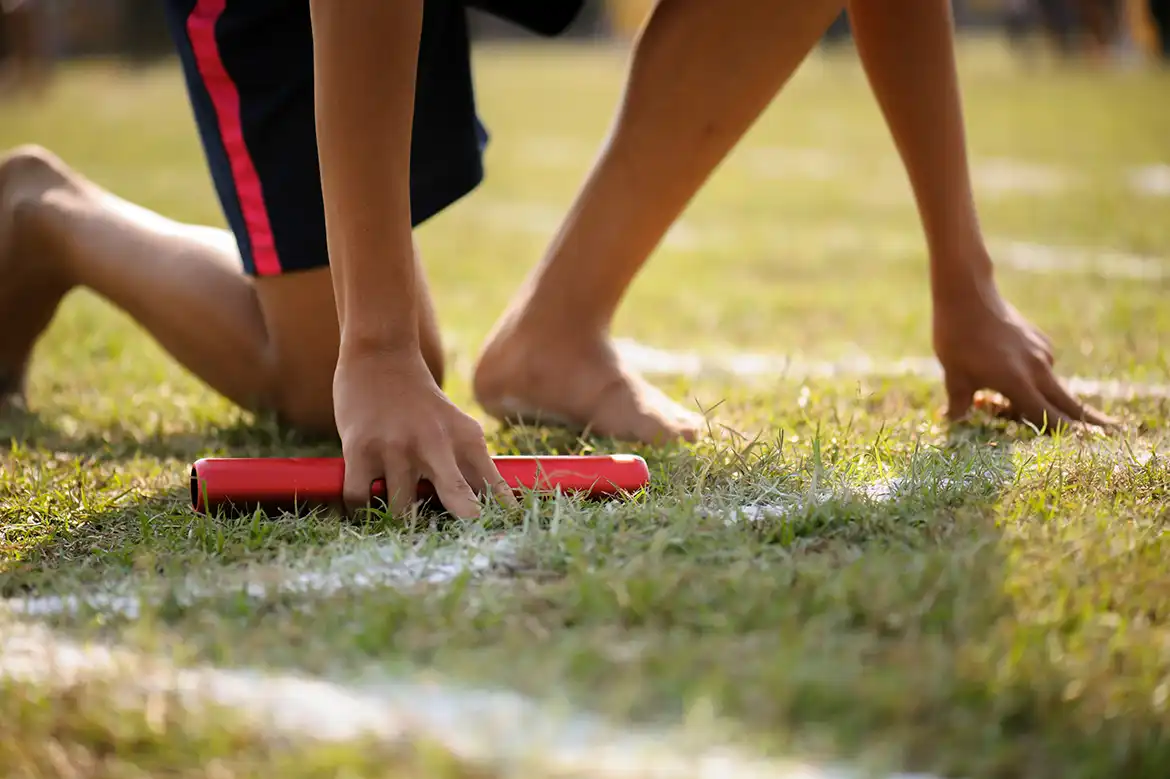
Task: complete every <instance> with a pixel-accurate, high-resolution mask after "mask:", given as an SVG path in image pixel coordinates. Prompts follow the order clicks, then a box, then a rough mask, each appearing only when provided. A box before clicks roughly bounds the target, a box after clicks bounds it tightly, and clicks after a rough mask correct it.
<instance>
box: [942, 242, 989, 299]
mask: <svg viewBox="0 0 1170 779" xmlns="http://www.w3.org/2000/svg"><path fill="white" fill-rule="evenodd" d="M930 289H931V295H932V297H933V299H934V303H935V305H936V306H950V305H963V304H970V303H978V302H984V303H987V302H990V301H992V300H994V299H996V298H998V292H997V290H996V285H995V269H994V267H993V265H992V263H991V257H990V255H989V254H988V253H987V250H986V249H984V248H983V245H982V243H981V242H980V243H978V244H976V248H974V249H972V248H970V247H967V248H964V249H958V250H943V251H934V252H932V253H931V261H930Z"/></svg>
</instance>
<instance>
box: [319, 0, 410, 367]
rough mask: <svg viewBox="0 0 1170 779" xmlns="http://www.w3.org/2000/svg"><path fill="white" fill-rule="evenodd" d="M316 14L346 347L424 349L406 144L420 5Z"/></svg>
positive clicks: (336, 282) (376, 5) (324, 183)
mask: <svg viewBox="0 0 1170 779" xmlns="http://www.w3.org/2000/svg"><path fill="white" fill-rule="evenodd" d="M311 12H312V20H313V58H314V69H315V90H316V94H315V101H316V103H315V104H316V112H317V144H318V154H319V157H320V162H321V189H322V194H323V195H324V199H325V223H326V228H327V233H328V245H329V263H330V266H331V268H332V272H333V288H334V294H335V296H336V298H337V317H338V322H339V324H340V327H341V344H342V346H341V348H342V350H343V351H345V350H348V349H365V348H368V349H371V350H379V351H381V350H385V351H391V352H396V353H397V352H405V353H410V352H414V351H418V324H417V322H418V307H419V302H418V300H417V299H416V290H417V285H416V283H415V278H414V261H413V246H412V243H411V241H412V234H411V233H412V231H411V220H410V138H411V129H412V125H413V119H414V90H415V77H416V71H417V68H418V48H419V37H420V35H421V31H422V12H423V0H392V2H385V0H312V3H311ZM373 95H376V96H377V99H374V100H372V99H370V97H371V96H373Z"/></svg>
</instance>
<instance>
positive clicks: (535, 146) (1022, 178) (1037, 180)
mask: <svg viewBox="0 0 1170 779" xmlns="http://www.w3.org/2000/svg"><path fill="white" fill-rule="evenodd" d="M600 149H601V144H600V142H598V143H597V144H592V143H590V142H588V141H586V140H584V139H581V138H572V137H558V136H538V137H532V138H526V139H522V140H521V141H519V143H518V144H517V150H518V154H517V159H518V160H519V161H520V162H522V163H525V164H528V165H531V166H534V167H538V168H551V169H558V170H559V169H565V168H580V167H583V166H586V165H588V164H589V163H591V162H592V161H593V160H594V159H595V158H596V157H597V155H598V152H599V151H600ZM874 159H875V156H874V155H872V154H871V155H864V156H863V155H860V154H858V153H856V152H850V151H841V150H829V149H824V148H819V147H809V146H745V147H743V148H742V149H737V150H736V151H734V152H733V153H732V154H731V155H730V156H729V157H728V159H727V161H726V164H727V165H728V166H729V167H731V168H732V169H734V170H736V171H739V172H742V173H744V174H747V175H749V176H751V177H752V178H755V179H758V180H761V181H792V180H795V179H803V180H805V181H816V182H828V181H840V180H843V179H847V178H856V176H857V170H858V166H859V165H862V164H864V165H867V166H872V165H873V160H874ZM876 159H878V160H879V161H880V162H884V164H882V165H881V167H882V168H883V170H884V171H885V172H886V175H887V176H888V181H887V182H886V185H885V186H883V187H879V188H877V189H875V192H883V191H887V190H888V189H890V188H891V187H893V188H896V189H897V190H898V191H899V192H908V191H909V190H908V189H907V187H908V184H907V182H906V181H905V176H904V174H903V173H902V167H901V165H900V162H899V160H898V159H897V157H896V156H894V155H893V154H892V152H891V153H890V154H885V155H880V156H879V157H877V158H876ZM971 177H972V185H973V186H974V188H975V194H976V196H977V197H980V198H982V197H992V198H999V197H1007V196H1012V195H1017V194H1021V195H1056V194H1060V193H1063V192H1069V191H1072V190H1073V189H1075V188H1078V187H1085V186H1088V185H1089V183H1090V182H1089V179H1088V177H1086V176H1084V175H1081V174H1079V173H1078V172H1076V171H1072V170H1069V169H1068V168H1066V167H1063V166H1060V165H1052V164H1047V163H1039V162H1034V161H1030V160H1023V159H1016V158H1012V157H985V156H978V157H973V158H972V159H971ZM1120 178H1121V180H1122V181H1124V182H1125V185H1126V186H1127V187H1128V188H1129V189H1130V191H1132V192H1133V193H1135V194H1138V195H1143V196H1147V197H1157V198H1161V197H1170V165H1166V164H1161V163H1154V164H1150V165H1145V166H1135V167H1131V168H1128V169H1126V170H1124V171H1123V172H1122V173H1121V174H1120Z"/></svg>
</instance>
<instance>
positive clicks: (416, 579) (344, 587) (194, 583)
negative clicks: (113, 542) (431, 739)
mask: <svg viewBox="0 0 1170 779" xmlns="http://www.w3.org/2000/svg"><path fill="white" fill-rule="evenodd" d="M519 541H520V537H519V536H518V535H517V534H500V535H497V536H495V537H493V538H490V539H481V540H475V541H468V540H463V541H457V542H454V543H448V544H441V545H437V546H432V547H431V548H425V547H424V548H420V547H408V546H403V545H402V544H399V543H395V542H389V541H382V540H374V541H363V542H361V543H358V544H341V545H337V546H336V547H334V548H325V549H322V550H319V551H317V552H316V553H313V554H311V555H310V556H309V557H307V558H305V559H302V560H297V561H292V562H286V563H284V564H282V565H279V566H260V567H257V568H254V569H251V570H241V571H234V572H233V571H217V572H215V574H214V578H208V577H207V576H204V577H202V578H201V577H198V576H195V575H192V576H188V577H186V578H184V579H180V580H177V581H172V582H169V583H167V587H166V589H165V590H163V591H156V592H151V591H150V588H148V587H144V586H143V582H141V581H138V580H134V579H125V580H122V581H114V582H110V583H107V584H103V585H99V586H97V587H91V588H89V589H88V590H87V591H86V592H85V593H80V594H77V593H74V594H68V595H39V596H30V597H24V598H10V599H6V600H4V601H0V610H7V611H9V612H11V613H13V614H18V615H22V616H26V617H54V616H63V615H76V614H80V613H88V612H93V613H98V614H103V615H107V616H119V617H123V618H125V619H130V620H135V619H138V618H139V617H140V616H141V615H142V613H143V610H144V607H146V606H150V605H155V606H157V605H158V604H160V603H163V602H168V601H172V602H175V603H177V604H179V605H180V606H183V607H189V606H191V605H192V604H194V603H196V602H198V601H203V600H208V599H212V598H216V597H222V596H225V595H231V594H242V595H245V596H247V597H248V598H251V599H255V600H264V599H267V598H274V597H280V596H291V597H310V596H311V597H316V598H326V597H330V596H332V595H336V594H338V593H342V592H345V593H358V592H362V591H367V590H375V589H383V588H404V587H410V586H413V585H422V584H431V585H435V584H445V583H449V582H452V581H454V580H456V579H458V578H459V577H460V576H463V575H465V574H466V575H470V576H474V577H482V576H486V575H489V574H490V573H491V572H492V571H493V570H498V569H502V568H506V567H507V566H508V565H509V563H510V562H511V561H512V559H513V556H514V553H515V551H516V549H517V547H518V543H519ZM156 589H157V588H156Z"/></svg>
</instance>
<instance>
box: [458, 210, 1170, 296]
mask: <svg viewBox="0 0 1170 779" xmlns="http://www.w3.org/2000/svg"><path fill="white" fill-rule="evenodd" d="M460 213H461V214H462V216H463V218H467V219H471V220H473V221H474V222H475V223H476V224H477V225H479V226H482V227H483V228H485V229H490V230H494V231H497V232H506V233H516V234H524V235H532V236H536V237H539V238H542V239H550V238H551V237H552V236H553V235H555V233H556V231H557V230H558V229H559V227H560V224H561V221H562V220H563V218H564V216H565V213H566V211H565V209H562V208H560V207H558V206H556V205H554V204H551V203H543V202H525V201H503V200H495V201H480V202H478V203H476V204H475V205H474V206H469V207H468V208H467V209H466V210H464V211H461V212H460ZM745 243H746V244H749V245H752V246H760V245H762V246H763V247H764V248H765V249H766V250H768V251H772V252H776V253H777V255H778V256H779V257H783V256H784V254H785V253H786V252H790V251H791V250H792V247H793V245H794V243H800V244H805V243H816V244H820V245H822V246H823V247H824V248H825V249H830V250H833V251H857V252H864V253H865V255H866V256H867V257H872V256H874V255H875V254H882V253H886V254H900V253H920V252H924V251H925V247H924V244H923V239H922V237H921V236H920V235H918V234H917V233H914V232H911V231H907V230H896V229H895V230H891V229H879V228H873V229H863V228H859V227H856V226H854V225H851V224H847V223H838V224H828V225H814V226H809V225H802V224H778V223H776V222H770V223H768V224H766V225H763V226H760V225H757V224H753V225H750V226H748V225H745V226H743V227H738V226H737V225H735V224H733V223H732V222H723V221H719V222H714V221H713V222H706V223H699V222H696V221H692V220H685V219H684V220H680V221H679V222H677V223H675V224H674V225H673V226H672V227H671V229H670V230H669V231H668V232H667V234H666V236H665V237H664V238H663V241H662V244H661V246H662V247H663V248H665V249H668V250H671V251H676V252H713V251H725V250H727V249H728V248H729V247H734V246H737V245H742V244H745ZM988 249H989V251H990V252H991V255H992V258H993V260H994V261H995V263H996V264H997V265H999V266H1001V267H1005V268H1010V269H1011V270H1015V271H1018V272H1021V273H1030V274H1036V275H1044V276H1054V275H1082V276H1083V275H1087V276H1093V277H1100V278H1111V279H1124V280H1132V281H1161V280H1166V279H1170V260H1167V259H1163V258H1160V257H1153V256H1148V255H1140V254H1134V253H1131V252H1124V251H1120V250H1116V249H1109V248H1094V247H1077V246H1049V245H1045V244H1040V243H1035V242H1030V241H1018V240H1013V239H1008V238H998V237H991V238H989V239H988Z"/></svg>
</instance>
